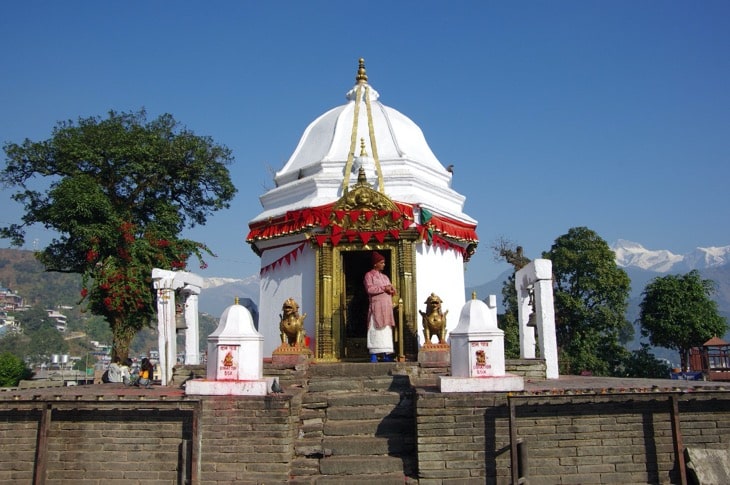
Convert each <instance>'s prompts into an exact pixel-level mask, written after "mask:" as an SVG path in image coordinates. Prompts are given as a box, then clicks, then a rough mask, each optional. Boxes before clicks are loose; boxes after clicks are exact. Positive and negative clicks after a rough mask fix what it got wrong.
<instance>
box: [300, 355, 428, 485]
mask: <svg viewBox="0 0 730 485" xmlns="http://www.w3.org/2000/svg"><path fill="white" fill-rule="evenodd" d="M308 374H309V381H308V383H307V386H306V392H305V393H304V394H303V396H302V404H301V414H300V422H299V430H298V436H297V438H296V439H295V443H294V450H295V453H296V457H295V460H294V462H293V463H292V464H291V476H292V478H291V480H290V483H295V484H328V485H333V484H343V485H344V484H347V485H351V484H366V483H367V484H370V483H375V482H377V483H378V484H379V485H388V484H403V483H412V484H415V483H418V480H417V479H416V478H415V477H417V470H416V449H415V417H414V416H415V413H414V402H413V390H412V387H411V384H410V380H409V377H408V369H407V368H405V367H404V366H403V365H402V364H395V363H394V364H389V363H378V364H370V363H361V364H352V363H348V364H313V365H311V366H310V367H309V369H308Z"/></svg>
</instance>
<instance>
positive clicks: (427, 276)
mask: <svg viewBox="0 0 730 485" xmlns="http://www.w3.org/2000/svg"><path fill="white" fill-rule="evenodd" d="M465 291H466V290H465V286H464V265H463V258H462V256H461V254H459V253H457V252H456V251H453V250H450V249H444V248H440V247H436V246H433V245H430V246H429V245H427V244H426V242H425V241H424V242H422V243H420V244H417V245H416V305H417V308H418V310H419V311H425V310H426V305H425V303H424V302H425V301H426V298H428V297H429V295H430V294H431V293H436V294H437V295H438V296H439V297H440V298H441V300H442V301H443V303H442V305H441V309H442V310H443V311H444V312H446V310H448V311H449V314H448V315H447V317H446V331H447V336H446V338H447V339H448V333H450V332H451V330H453V329H454V328H456V326H457V324H458V323H459V313H460V312H461V308H462V307H463V306H464V303H465V302H466V299H465ZM417 328H418V343H419V345H423V344H424V342H425V339H424V337H423V329H422V325H421V316H420V314H419V315H418V321H417Z"/></svg>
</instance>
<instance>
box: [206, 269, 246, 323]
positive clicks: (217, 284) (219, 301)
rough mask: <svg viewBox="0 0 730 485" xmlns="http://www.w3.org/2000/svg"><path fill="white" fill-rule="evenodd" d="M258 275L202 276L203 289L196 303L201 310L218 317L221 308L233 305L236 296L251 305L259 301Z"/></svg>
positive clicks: (241, 301) (240, 300)
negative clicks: (248, 301) (238, 276)
mask: <svg viewBox="0 0 730 485" xmlns="http://www.w3.org/2000/svg"><path fill="white" fill-rule="evenodd" d="M259 281H260V280H259V276H258V275H251V276H246V277H245V278H219V277H211V278H203V290H202V291H201V292H200V297H199V300H198V305H199V308H200V311H201V312H204V313H208V314H210V315H213V316H214V317H218V316H220V315H221V313H223V310H225V309H226V308H228V307H229V306H231V305H233V303H234V302H235V301H236V298H238V299H239V302H240V303H241V304H242V305H244V306H248V305H247V304H246V301H245V300H246V299H248V300H251V302H252V303H253V305H254V306H255V305H258V303H259Z"/></svg>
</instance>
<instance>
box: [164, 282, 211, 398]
mask: <svg viewBox="0 0 730 485" xmlns="http://www.w3.org/2000/svg"><path fill="white" fill-rule="evenodd" d="M152 283H153V286H154V289H155V290H156V291H157V331H158V337H157V339H158V349H159V362H158V363H159V366H160V382H161V384H162V385H163V386H166V385H167V384H168V383H169V382H170V380H172V368H173V367H174V366H175V364H176V363H177V334H178V332H184V334H185V364H187V365H197V364H199V363H200V350H199V345H200V336H199V332H198V326H199V322H198V295H200V290H201V288H202V287H203V279H202V278H201V277H200V276H198V275H196V274H193V273H188V272H187V271H169V270H164V269H160V268H153V269H152Z"/></svg>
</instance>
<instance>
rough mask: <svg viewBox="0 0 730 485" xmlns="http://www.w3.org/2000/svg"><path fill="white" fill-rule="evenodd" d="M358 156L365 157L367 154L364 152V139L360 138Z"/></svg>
mask: <svg viewBox="0 0 730 485" xmlns="http://www.w3.org/2000/svg"><path fill="white" fill-rule="evenodd" d="M360 156H361V157H367V156H368V152H367V150H365V138H360Z"/></svg>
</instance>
